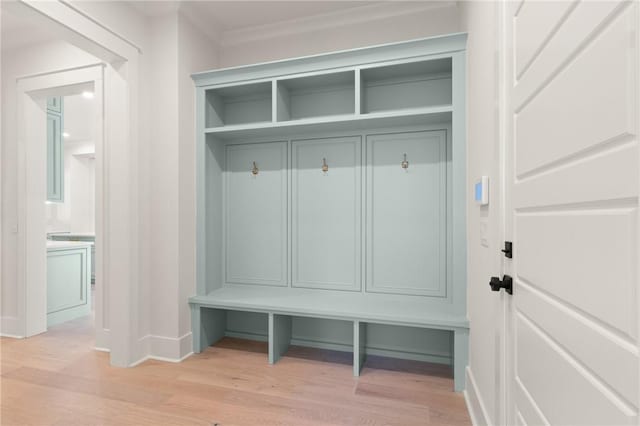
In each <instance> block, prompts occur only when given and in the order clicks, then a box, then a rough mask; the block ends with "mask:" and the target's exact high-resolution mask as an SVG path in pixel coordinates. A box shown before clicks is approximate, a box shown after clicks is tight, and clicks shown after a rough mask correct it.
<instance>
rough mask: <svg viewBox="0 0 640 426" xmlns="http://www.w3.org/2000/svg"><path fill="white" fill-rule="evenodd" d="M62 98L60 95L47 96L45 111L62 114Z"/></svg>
mask: <svg viewBox="0 0 640 426" xmlns="http://www.w3.org/2000/svg"><path fill="white" fill-rule="evenodd" d="M62 99H63V98H62V97H61V96H52V97H50V98H47V111H51V112H57V113H58V114H62Z"/></svg>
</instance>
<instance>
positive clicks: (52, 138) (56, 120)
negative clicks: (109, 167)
mask: <svg viewBox="0 0 640 426" xmlns="http://www.w3.org/2000/svg"><path fill="white" fill-rule="evenodd" d="M63 126H64V107H63V98H62V97H59V96H58V97H51V98H48V99H47V201H50V202H55V203H61V202H63V201H64V145H63V139H62V132H63V128H64V127H63Z"/></svg>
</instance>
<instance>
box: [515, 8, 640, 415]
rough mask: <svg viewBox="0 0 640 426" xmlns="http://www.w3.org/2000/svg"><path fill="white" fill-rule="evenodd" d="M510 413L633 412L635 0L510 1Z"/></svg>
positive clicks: (636, 115)
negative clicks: (511, 244) (620, 0)
mask: <svg viewBox="0 0 640 426" xmlns="http://www.w3.org/2000/svg"><path fill="white" fill-rule="evenodd" d="M504 14H505V16H504V29H505V32H504V34H503V36H504V48H505V51H504V52H505V56H504V59H505V63H504V64H505V68H504V71H505V75H506V79H505V81H506V83H505V85H506V87H505V91H504V95H505V97H504V101H505V103H504V106H505V109H504V111H505V114H506V115H505V117H504V118H505V125H506V133H505V147H506V157H505V160H506V162H505V164H506V168H505V171H506V179H507V181H506V187H505V191H506V207H505V208H506V215H505V216H506V229H505V233H506V236H507V240H512V241H513V243H514V256H513V259H511V260H509V259H506V260H505V272H506V273H508V274H509V275H511V276H512V277H513V278H514V290H513V296H512V297H511V300H510V308H509V315H508V322H509V327H508V328H509V334H508V337H509V345H508V351H510V353H509V355H510V356H509V358H508V359H510V362H509V365H508V370H509V372H508V376H507V377H508V378H509V380H508V383H507V386H508V388H509V391H508V398H509V399H508V401H507V407H508V413H507V414H508V418H507V421H508V423H509V424H523V425H524V424H526V425H537V424H553V425H583V424H591V425H626V424H638V415H637V413H638V405H639V404H638V402H639V393H638V382H639V378H640V376H639V362H638V305H639V292H638V271H639V268H638V263H639V261H638V240H639V227H638V187H639V177H638V165H639V151H638V136H637V132H638V121H639V111H638V98H639V91H638V74H639V69H638V66H639V62H638V41H639V37H638V20H639V19H638V3H637V2H619V1H602V2H595V1H583V2H579V1H575V2H564V1H562V2H561V1H555V2H543V1H531V0H525V1H522V2H517V3H516V2H513V3H507V7H505V9H504Z"/></svg>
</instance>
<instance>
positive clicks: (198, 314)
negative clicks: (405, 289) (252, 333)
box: [189, 286, 469, 392]
mask: <svg viewBox="0 0 640 426" xmlns="http://www.w3.org/2000/svg"><path fill="white" fill-rule="evenodd" d="M189 301H190V304H191V315H192V317H191V318H192V319H191V321H192V325H193V347H194V352H196V353H199V352H201V351H202V350H204V349H205V348H207V347H209V346H211V345H213V344H215V343H216V342H217V341H219V340H220V339H221V338H223V337H224V336H225V331H226V311H242V312H257V313H262V314H267V315H268V342H269V363H270V364H274V363H276V362H277V361H278V360H279V359H280V357H281V356H283V355H284V354H285V353H286V351H287V349H288V347H289V343H290V341H291V318H292V317H294V316H295V317H311V318H322V319H333V320H342V321H350V322H352V323H353V375H354V376H359V375H360V371H361V369H362V366H363V365H364V361H365V355H366V354H365V345H366V327H367V324H368V323H371V324H385V325H395V326H401V327H418V328H427V329H437V330H447V331H450V332H452V333H453V343H454V344H453V346H454V347H453V372H454V387H455V390H456V391H457V392H459V391H462V390H463V389H464V371H465V368H466V365H467V350H468V337H469V323H468V321H467V319H466V315H464V314H455V313H452V312H451V311H450V309H449V308H450V305H446V304H443V303H441V302H435V303H434V302H431V301H430V300H429V299H428V298H416V297H405V296H396V295H383V294H366V293H365V294H362V293H349V292H344V291H322V292H318V291H316V290H313V289H292V288H259V287H257V286H233V287H231V286H229V287H223V288H220V289H218V290H214V291H213V292H211V293H209V294H207V295H205V296H194V297H192V298H190V299H189Z"/></svg>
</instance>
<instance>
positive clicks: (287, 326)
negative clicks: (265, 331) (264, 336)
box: [269, 313, 291, 364]
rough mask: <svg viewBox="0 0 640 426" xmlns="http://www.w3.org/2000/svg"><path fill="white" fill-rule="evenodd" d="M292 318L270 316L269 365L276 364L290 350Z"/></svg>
mask: <svg viewBox="0 0 640 426" xmlns="http://www.w3.org/2000/svg"><path fill="white" fill-rule="evenodd" d="M290 343H291V317H290V316H289V315H279V314H273V313H270V314H269V364H275V363H276V362H278V360H279V359H280V358H282V356H283V355H284V354H285V353H286V352H287V350H289V344H290Z"/></svg>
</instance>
